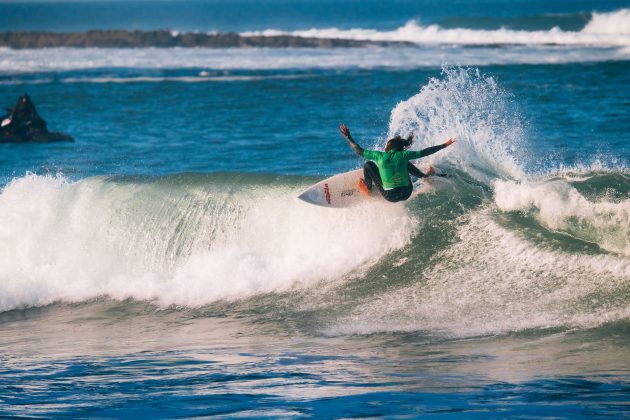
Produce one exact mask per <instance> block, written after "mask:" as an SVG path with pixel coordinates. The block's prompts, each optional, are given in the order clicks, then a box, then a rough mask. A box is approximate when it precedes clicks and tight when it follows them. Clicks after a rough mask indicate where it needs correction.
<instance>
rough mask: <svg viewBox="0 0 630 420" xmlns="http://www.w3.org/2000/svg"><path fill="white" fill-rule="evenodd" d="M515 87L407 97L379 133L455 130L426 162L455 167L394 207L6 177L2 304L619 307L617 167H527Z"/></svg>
mask: <svg viewBox="0 0 630 420" xmlns="http://www.w3.org/2000/svg"><path fill="white" fill-rule="evenodd" d="M512 102H513V101H512V100H511V98H510V94H509V92H506V91H505V90H504V89H503V88H502V87H501V86H500V85H499V84H498V83H497V82H496V80H494V79H493V78H492V77H488V76H485V75H483V74H482V73H481V72H479V71H476V70H473V69H462V68H445V69H444V70H443V73H442V75H441V76H440V77H436V78H433V79H431V80H430V81H429V82H428V83H427V84H426V85H425V86H423V87H422V88H421V90H420V91H419V92H418V93H417V94H416V95H414V96H412V97H411V98H409V99H407V100H404V101H401V102H400V103H399V104H398V105H397V106H396V107H395V108H394V109H393V110H392V112H391V118H390V124H389V130H388V135H391V134H396V133H401V134H406V133H408V132H409V131H412V132H414V133H416V138H418V139H420V141H419V142H418V143H417V144H415V145H414V147H417V148H421V147H426V146H427V145H431V144H436V143H438V142H441V141H444V140H445V139H446V138H448V137H456V139H457V142H456V144H455V146H453V147H451V148H449V149H447V150H446V151H443V152H440V153H437V154H435V155H432V156H431V157H430V158H429V159H425V160H421V161H420V164H421V165H428V164H432V165H434V166H436V167H437V168H438V169H439V170H441V171H444V172H447V173H449V174H450V177H448V178H439V179H434V180H430V181H427V182H425V183H423V194H420V195H418V196H417V197H415V198H414V199H412V200H411V201H410V202H408V203H406V204H404V205H403V204H398V205H387V204H376V205H366V206H360V207H356V208H352V209H342V210H331V209H322V208H320V207H317V206H309V205H308V204H306V203H303V202H300V201H298V200H297V199H296V198H295V197H296V196H297V195H298V193H299V192H300V191H302V190H303V189H304V188H305V187H306V186H308V185H310V184H313V183H315V181H317V179H315V178H302V177H291V176H271V175H261V174H175V175H170V176H164V177H154V178H138V177H113V178H107V177H96V178H88V179H82V180H77V181H71V180H69V179H67V178H65V177H63V176H43V175H34V174H27V175H26V176H23V177H19V178H16V179H14V180H13V181H12V182H10V183H9V184H7V185H6V186H5V187H4V188H3V189H2V191H1V192H0V311H6V310H11V309H15V308H24V307H31V306H40V305H47V304H52V303H55V302H80V301H85V300H91V299H96V298H99V297H109V298H113V299H120V300H124V299H128V298H132V299H136V300H146V301H149V302H152V303H154V304H156V305H158V306H160V307H165V306H169V305H175V306H179V307H187V308H188V307H194V308H198V307H205V306H206V305H214V304H218V302H229V303H230V304H233V305H239V304H243V305H244V307H246V308H249V310H251V308H255V310H254V313H255V314H256V316H258V317H262V318H265V317H267V316H268V317H270V318H273V317H274V316H279V315H277V314H281V316H282V317H292V318H293V319H301V318H308V319H309V321H308V322H305V323H304V325H307V327H304V328H309V329H312V330H314V331H316V332H320V333H324V334H333V335H334V334H371V333H381V332H393V331H418V332H428V333H430V334H443V335H447V336H457V337H467V336H475V335H486V334H503V333H509V332H512V331H523V330H528V329H547V328H561V329H566V328H591V327H596V326H599V325H603V324H605V323H608V322H615V321H619V320H625V319H627V318H628V316H630V312H629V309H628V307H629V306H628V296H630V241H629V239H628V238H629V237H630V234H629V233H630V201H629V200H628V198H627V197H628V194H629V193H630V175H629V173H628V170H627V168H624V167H621V168H619V167H618V168H605V167H602V166H601V165H600V166H598V167H590V168H589V167H586V168H583V169H579V170H578V169H571V170H569V169H566V170H561V171H554V172H552V171H547V172H544V171H543V172H537V173H531V172H528V171H526V170H525V169H524V168H525V167H526V166H527V165H526V163H527V159H528V154H527V138H526V136H527V134H526V131H525V130H524V129H523V123H522V122H521V119H520V117H519V113H518V109H515V108H514V107H513V106H512V105H511V104H512ZM383 140H384V138H379V139H375V141H374V142H375V146H377V147H378V146H381V145H382V143H383ZM348 169H350V168H348ZM270 314H275V315H273V316H272V315H270Z"/></svg>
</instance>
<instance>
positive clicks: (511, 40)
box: [243, 9, 630, 46]
mask: <svg viewBox="0 0 630 420" xmlns="http://www.w3.org/2000/svg"><path fill="white" fill-rule="evenodd" d="M628 28H630V9H622V10H619V11H616V12H611V13H594V14H593V17H592V19H591V20H590V21H589V23H588V24H587V25H586V27H585V28H584V29H583V30H582V31H579V32H574V31H562V30H560V29H559V28H552V29H550V30H548V31H524V30H520V31H516V30H510V29H505V28H501V29H495V30H481V29H465V28H455V29H444V28H441V27H440V26H438V25H429V26H422V25H421V24H419V23H418V22H417V21H415V20H412V21H409V22H407V23H406V24H405V25H404V26H402V27H400V28H397V29H394V30H392V31H378V30H375V29H363V28H354V29H339V28H325V29H319V28H313V29H308V30H297V31H280V30H274V29H268V30H265V31H258V32H245V33H243V35H263V36H274V35H293V36H301V37H307V38H335V39H353V40H370V41H397V42H411V43H415V44H420V45H427V44H429V45H436V44H437V45H444V44H451V45H488V44H491V45H547V44H554V45H598V46H629V45H630V29H628Z"/></svg>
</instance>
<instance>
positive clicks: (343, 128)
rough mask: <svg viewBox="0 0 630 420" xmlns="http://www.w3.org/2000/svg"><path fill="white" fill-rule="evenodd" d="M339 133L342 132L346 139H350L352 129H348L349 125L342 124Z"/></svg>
mask: <svg viewBox="0 0 630 420" xmlns="http://www.w3.org/2000/svg"><path fill="white" fill-rule="evenodd" d="M339 131H341V134H343V136H344V137H346V138H349V137H350V129H349V128H348V126H347V125H345V124H341V125H340V126H339Z"/></svg>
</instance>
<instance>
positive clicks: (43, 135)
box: [0, 94, 74, 143]
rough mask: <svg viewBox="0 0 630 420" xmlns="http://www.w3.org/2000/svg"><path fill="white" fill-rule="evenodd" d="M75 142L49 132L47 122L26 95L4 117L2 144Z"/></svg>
mask: <svg viewBox="0 0 630 420" xmlns="http://www.w3.org/2000/svg"><path fill="white" fill-rule="evenodd" d="M51 141H74V139H73V138H72V136H69V135H68V134H64V133H58V132H54V131H53V132H51V131H48V127H47V124H46V121H44V119H43V118H42V117H41V116H40V115H39V114H38V113H37V110H36V109H35V104H34V103H33V101H31V98H30V97H29V96H28V95H27V94H24V95H23V96H21V97H20V99H18V101H17V103H16V104H15V107H14V108H13V109H12V110H9V115H5V116H4V117H2V127H0V143H21V142H39V143H46V142H51Z"/></svg>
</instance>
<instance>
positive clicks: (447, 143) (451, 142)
mask: <svg viewBox="0 0 630 420" xmlns="http://www.w3.org/2000/svg"><path fill="white" fill-rule="evenodd" d="M453 143H455V138H454V137H451V138H450V139H448V140H446V141H445V142H444V146H450V145H451V144H453Z"/></svg>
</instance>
